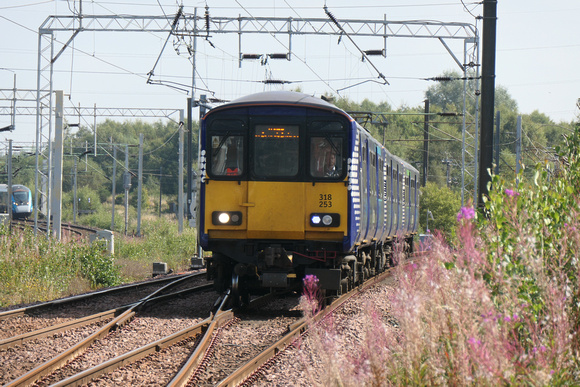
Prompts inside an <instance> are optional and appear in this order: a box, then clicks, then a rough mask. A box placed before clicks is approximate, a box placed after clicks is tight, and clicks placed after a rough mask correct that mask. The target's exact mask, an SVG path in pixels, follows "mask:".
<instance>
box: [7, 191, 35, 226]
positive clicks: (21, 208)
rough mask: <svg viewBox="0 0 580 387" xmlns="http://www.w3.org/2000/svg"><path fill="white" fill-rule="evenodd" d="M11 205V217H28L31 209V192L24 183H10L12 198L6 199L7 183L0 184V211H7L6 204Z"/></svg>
mask: <svg viewBox="0 0 580 387" xmlns="http://www.w3.org/2000/svg"><path fill="white" fill-rule="evenodd" d="M9 205H11V206H12V218H13V219H23V218H28V217H29V216H30V215H31V214H32V211H33V205H32V194H31V193H30V189H28V187H26V186H24V185H20V184H13V185H12V198H11V200H10V202H9V201H8V184H0V213H8V206H9Z"/></svg>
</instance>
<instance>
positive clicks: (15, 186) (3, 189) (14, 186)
mask: <svg viewBox="0 0 580 387" xmlns="http://www.w3.org/2000/svg"><path fill="white" fill-rule="evenodd" d="M15 189H24V190H28V189H29V188H28V187H27V186H25V185H22V184H12V190H15ZM6 191H8V184H0V192H6Z"/></svg>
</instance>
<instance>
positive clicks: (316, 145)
mask: <svg viewBox="0 0 580 387" xmlns="http://www.w3.org/2000/svg"><path fill="white" fill-rule="evenodd" d="M342 159H343V154H342V138H341V137H330V136H324V137H311V138H310V175H311V176H312V177H317V178H325V179H333V178H337V177H340V176H342V164H343V163H342Z"/></svg>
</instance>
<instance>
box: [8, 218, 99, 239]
mask: <svg viewBox="0 0 580 387" xmlns="http://www.w3.org/2000/svg"><path fill="white" fill-rule="evenodd" d="M11 223H12V227H13V228H18V229H20V230H25V229H29V228H34V220H30V219H19V220H12V221H11ZM37 227H38V230H39V231H40V232H44V233H46V231H47V228H46V221H38V223H37ZM61 230H62V235H69V236H72V235H74V236H81V237H85V236H89V235H91V234H94V233H96V232H97V231H98V229H96V228H94V227H87V226H82V225H78V224H73V223H63V224H62V225H61Z"/></svg>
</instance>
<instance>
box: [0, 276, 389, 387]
mask: <svg viewBox="0 0 580 387" xmlns="http://www.w3.org/2000/svg"><path fill="white" fill-rule="evenodd" d="M391 274H392V273H391V271H390V270H389V271H386V272H384V273H382V274H381V275H379V276H376V277H374V278H372V279H370V280H368V281H366V282H365V283H364V284H362V285H360V286H359V287H357V288H355V289H353V290H352V291H351V292H349V293H347V294H345V295H343V296H342V297H340V298H338V299H336V300H335V301H334V302H332V304H330V305H329V306H328V307H326V308H324V309H323V310H321V311H320V312H319V313H317V314H316V315H314V316H313V317H312V319H311V320H309V321H307V320H306V319H304V318H303V317H302V316H301V313H300V312H299V310H298V296H297V295H294V297H286V298H282V299H281V298H280V297H278V296H277V295H275V294H269V295H267V296H264V297H261V298H257V299H254V300H252V302H251V303H250V305H249V306H248V307H246V308H241V309H235V310H233V309H226V307H225V306H226V305H227V304H228V300H227V296H226V298H223V299H219V302H218V301H215V300H218V295H217V293H213V292H212V291H210V290H209V289H208V288H204V287H202V288H199V289H194V288H185V289H182V290H181V291H179V292H178V291H167V288H165V294H164V295H160V294H159V291H156V292H152V293H150V294H149V295H148V296H146V297H142V298H141V299H140V300H139V301H138V302H134V303H132V304H129V305H125V306H123V307H120V308H115V309H111V310H107V311H104V312H101V313H100V314H94V315H91V316H86V317H85V318H84V320H82V321H81V319H78V320H75V321H72V322H68V323H67V324H69V325H66V326H64V325H63V327H62V329H63V330H59V331H58V333H56V334H55V333H54V332H55V329H56V328H54V327H53V329H49V328H47V330H46V331H44V332H38V334H39V336H37V337H33V336H27V337H26V338H25V340H23V341H19V340H20V339H21V338H18V339H17V338H11V340H12V342H13V344H10V345H9V346H8V347H2V346H0V361H3V363H4V365H5V367H6V365H8V366H9V365H10V362H8V363H7V361H6V358H9V357H10V356H7V355H9V351H10V350H12V351H16V352H17V350H16V349H14V348H15V346H16V345H23V343H24V345H25V344H26V342H27V341H28V342H41V341H42V340H46V339H42V338H41V337H50V338H51V339H50V340H51V341H52V342H54V341H56V339H55V337H57V336H59V337H62V338H68V337H69V336H70V337H71V338H70V340H71V341H74V343H72V344H71V345H69V346H67V348H66V349H65V350H62V351H60V352H59V353H57V354H55V355H54V356H52V354H51V356H50V358H49V359H44V360H43V361H42V362H38V363H37V364H34V368H32V367H31V368H32V369H30V370H28V371H27V372H26V373H24V374H21V375H17V377H14V378H9V380H6V379H8V378H7V376H6V375H4V376H3V377H4V380H2V379H0V383H4V384H6V385H7V386H24V385H32V384H34V385H52V386H78V385H91V386H109V385H111V386H113V385H123V384H124V385H128V384H133V385H138V384H144V383H151V382H154V383H155V384H156V385H167V386H185V385H195V386H206V385H218V386H235V385H252V384H253V383H255V382H256V381H257V380H259V379H260V377H261V376H262V375H263V374H264V373H265V372H267V369H268V367H270V366H271V365H272V364H274V362H275V359H276V358H278V357H279V356H280V355H281V354H283V353H284V352H285V351H286V350H287V349H289V348H293V346H294V345H295V343H296V342H297V341H298V340H300V339H301V337H302V336H303V335H305V334H307V332H308V329H309V326H311V324H317V323H319V322H321V321H323V320H325V319H326V318H328V316H330V315H332V314H333V313H334V312H335V311H336V310H337V309H339V308H341V307H342V306H343V305H344V304H345V303H346V302H348V301H349V300H350V299H352V298H353V297H356V296H357V295H358V294H361V292H363V291H364V290H365V289H367V288H369V287H371V286H373V285H374V284H377V283H378V282H380V281H384V280H385V279H386V278H387V277H389V276H390V275H391ZM171 286H172V287H175V286H176V285H171ZM200 292H204V293H200ZM196 293H197V294H198V296H196V295H195V294H196ZM187 294H189V295H191V294H193V298H186V297H185V295H187ZM199 294H202V295H199ZM203 302H205V305H204V306H203V307H201V306H200V304H202V303H203ZM153 305H155V307H153ZM172 305H173V306H172ZM163 308H165V309H167V311H166V313H161V314H160V310H161V309H163ZM210 310H211V312H210ZM208 315H209V316H208ZM76 324H78V325H76ZM162 325H167V326H164V327H161V326H162ZM58 329H60V327H58ZM168 331H169V332H170V333H168ZM63 332H64V333H63ZM27 335H32V333H31V334H27ZM79 337H80V338H79ZM4 341H6V339H5V340H4ZM2 343H3V342H0V345H1V344H2ZM127 343H129V344H127ZM4 344H5V345H8V342H6V343H4ZM62 346H64V345H62ZM32 348H34V346H33V347H32ZM33 350H34V349H33ZM23 356H25V355H23Z"/></svg>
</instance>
